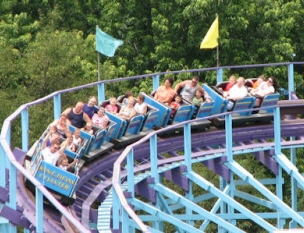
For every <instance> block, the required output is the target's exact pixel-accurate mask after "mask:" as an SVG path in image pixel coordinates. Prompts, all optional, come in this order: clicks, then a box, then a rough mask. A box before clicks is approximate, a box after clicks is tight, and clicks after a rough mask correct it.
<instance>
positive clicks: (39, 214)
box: [36, 187, 43, 233]
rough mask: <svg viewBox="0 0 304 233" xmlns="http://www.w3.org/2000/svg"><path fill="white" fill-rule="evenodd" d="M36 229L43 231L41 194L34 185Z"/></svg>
mask: <svg viewBox="0 0 304 233" xmlns="http://www.w3.org/2000/svg"><path fill="white" fill-rule="evenodd" d="M36 223H37V226H36V231H37V233H43V194H42V192H41V191H40V190H39V189H38V188H37V187H36Z"/></svg>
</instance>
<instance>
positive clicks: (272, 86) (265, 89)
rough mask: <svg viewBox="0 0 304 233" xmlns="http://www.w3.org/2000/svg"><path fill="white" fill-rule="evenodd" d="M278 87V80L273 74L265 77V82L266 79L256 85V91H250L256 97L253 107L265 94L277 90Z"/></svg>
mask: <svg viewBox="0 0 304 233" xmlns="http://www.w3.org/2000/svg"><path fill="white" fill-rule="evenodd" d="M278 87H279V85H278V82H277V80H276V79H275V78H274V77H273V76H270V77H269V78H268V79H267V82H266V81H264V82H262V83H261V84H260V85H259V86H258V88H257V90H256V91H251V92H250V93H251V94H252V95H254V96H255V97H256V102H255V105H254V106H255V107H258V106H260V104H261V102H262V99H263V98H264V97H265V96H266V95H269V94H273V93H275V92H276V91H277V89H278Z"/></svg>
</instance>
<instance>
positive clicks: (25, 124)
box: [21, 108, 29, 151]
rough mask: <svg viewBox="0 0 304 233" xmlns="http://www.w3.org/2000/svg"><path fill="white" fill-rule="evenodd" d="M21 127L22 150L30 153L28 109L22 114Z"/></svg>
mask: <svg viewBox="0 0 304 233" xmlns="http://www.w3.org/2000/svg"><path fill="white" fill-rule="evenodd" d="M21 127H22V150H23V151H28V149H29V134H28V133H29V114H28V108H26V109H24V110H23V111H22V113H21Z"/></svg>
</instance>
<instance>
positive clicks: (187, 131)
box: [184, 123, 192, 172]
mask: <svg viewBox="0 0 304 233" xmlns="http://www.w3.org/2000/svg"><path fill="white" fill-rule="evenodd" d="M184 148H185V155H184V156H185V163H186V166H187V171H188V172H190V171H192V163H191V152H192V148H191V125H190V124H189V123H188V124H186V125H184Z"/></svg>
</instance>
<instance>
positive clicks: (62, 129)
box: [50, 114, 70, 138]
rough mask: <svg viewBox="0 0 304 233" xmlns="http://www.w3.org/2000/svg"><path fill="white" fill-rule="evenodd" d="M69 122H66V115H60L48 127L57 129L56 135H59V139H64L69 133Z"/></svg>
mask: <svg viewBox="0 0 304 233" xmlns="http://www.w3.org/2000/svg"><path fill="white" fill-rule="evenodd" d="M68 124H70V121H69V120H68V116H67V115H66V114H61V115H60V117H59V119H58V120H55V121H54V122H52V123H51V124H50V127H53V126H55V127H56V129H57V133H59V134H60V135H61V137H63V138H66V136H67V134H68V133H69V131H70V130H69V126H68Z"/></svg>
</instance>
